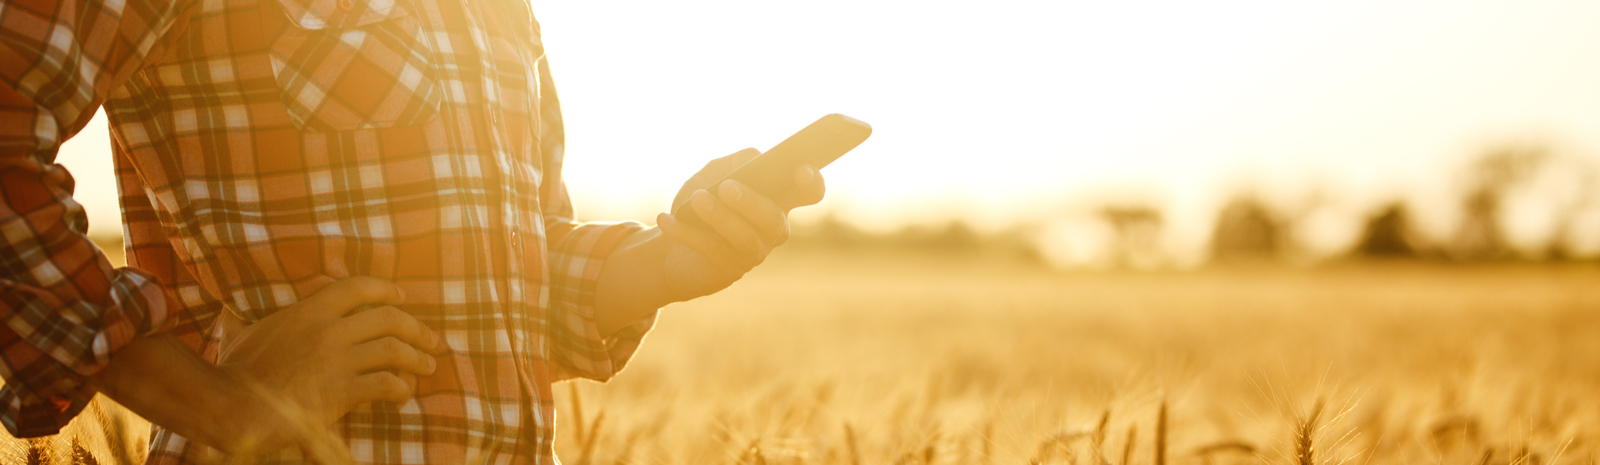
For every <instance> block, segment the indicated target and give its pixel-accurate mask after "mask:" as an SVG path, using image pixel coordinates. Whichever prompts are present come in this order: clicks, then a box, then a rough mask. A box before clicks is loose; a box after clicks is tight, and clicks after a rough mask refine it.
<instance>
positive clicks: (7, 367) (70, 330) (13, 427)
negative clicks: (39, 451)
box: [0, 268, 170, 437]
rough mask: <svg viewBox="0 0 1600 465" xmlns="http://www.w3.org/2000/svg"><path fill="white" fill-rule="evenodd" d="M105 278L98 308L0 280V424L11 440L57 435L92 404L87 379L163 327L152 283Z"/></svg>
mask: <svg viewBox="0 0 1600 465" xmlns="http://www.w3.org/2000/svg"><path fill="white" fill-rule="evenodd" d="M112 276H113V277H114V278H113V279H112V281H111V283H110V286H109V289H110V294H109V297H110V298H109V299H108V300H107V302H108V304H107V305H104V306H97V305H94V304H92V303H90V302H88V301H85V300H82V299H79V300H72V301H67V300H65V299H63V298H62V297H61V296H59V295H57V294H55V293H51V292H48V291H45V290H41V289H38V288H34V287H31V286H26V285H22V284H18V283H14V282H8V281H4V280H0V358H3V359H4V362H5V363H3V364H0V375H3V376H4V378H5V380H6V383H5V386H4V387H3V388H0V423H4V424H5V427H6V430H8V431H10V432H11V434H12V435H13V436H16V437H35V436H44V435H51V434H56V433H57V432H59V431H60V429H61V428H62V427H64V426H66V425H67V422H68V421H70V420H72V418H73V417H74V416H77V414H78V413H79V412H81V411H82V410H83V408H84V407H85V406H87V405H88V403H89V400H90V399H93V398H94V394H95V391H94V388H93V387H92V386H90V384H89V382H88V380H89V378H90V377H92V376H94V375H96V374H99V373H100V372H101V371H102V370H104V369H105V367H106V365H108V364H109V363H110V362H111V356H112V355H113V354H115V353H116V352H117V351H118V350H120V349H122V348H123V347H124V346H127V345H128V343H129V342H132V341H133V339H134V338H136V337H139V336H143V335H146V334H149V333H152V332H155V331H159V330H162V329H165V327H166V325H168V324H169V322H168V318H167V315H168V310H169V308H170V307H169V305H168V303H167V298H166V294H165V293H164V292H163V291H162V289H161V285H160V283H159V282H158V281H156V280H155V278H152V277H151V276H150V275H148V274H145V273H144V272H143V271H139V270H135V269H132V268H122V269H119V270H116V271H115V272H114V274H113V275H112Z"/></svg>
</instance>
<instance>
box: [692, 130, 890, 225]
mask: <svg viewBox="0 0 1600 465" xmlns="http://www.w3.org/2000/svg"><path fill="white" fill-rule="evenodd" d="M870 135H872V126H869V125H867V123H864V122H862V121H861V120H858V119H855V118H851V117H849V116H845V115H841V114H838V113H834V114H830V115H827V116H823V117H822V118H818V119H817V121H816V122H813V123H811V125H809V126H806V127H805V128H804V129H801V130H800V132H796V133H794V135H792V136H789V138H788V139H784V140H783V142H779V143H778V145H776V146H773V147H772V150H768V151H766V152H764V153H762V154H761V155H756V157H755V158H752V159H750V161H748V162H745V164H743V165H739V167H738V168H735V169H734V170H733V172H732V173H728V175H727V176H724V177H723V178H722V179H719V180H717V182H714V183H711V186H712V187H715V186H720V185H722V182H723V181H727V180H730V179H731V180H734V181H739V182H740V183H743V184H744V185H746V186H749V187H750V188H751V189H754V190H755V191H756V192H760V193H761V194H762V195H765V196H767V197H777V196H779V195H782V194H783V193H785V192H787V191H788V190H789V189H793V188H794V169H795V167H797V166H800V165H801V164H810V165H811V166H812V167H813V168H816V169H819V170H820V169H822V167H824V166H828V164H829V163H833V161H834V160H837V159H839V157H841V156H844V154H845V152H849V151H850V149H854V148H856V146H857V145H861V142H863V141H865V140H867V136H870ZM672 216H674V217H676V218H678V220H679V221H686V222H689V223H691V224H695V225H705V221H703V220H701V219H700V216H699V215H696V214H695V213H694V208H692V207H690V206H689V199H688V196H684V199H683V201H682V202H679V203H678V204H677V205H673V206H672Z"/></svg>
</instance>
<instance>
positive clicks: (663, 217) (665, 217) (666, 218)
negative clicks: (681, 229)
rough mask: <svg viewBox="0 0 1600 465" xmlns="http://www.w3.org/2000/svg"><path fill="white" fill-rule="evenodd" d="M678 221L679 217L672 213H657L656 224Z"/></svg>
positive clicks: (662, 224)
mask: <svg viewBox="0 0 1600 465" xmlns="http://www.w3.org/2000/svg"><path fill="white" fill-rule="evenodd" d="M677 221H678V219H677V218H673V217H672V214H670V213H660V214H657V215H656V226H666V225H669V224H672V223H675V222H677Z"/></svg>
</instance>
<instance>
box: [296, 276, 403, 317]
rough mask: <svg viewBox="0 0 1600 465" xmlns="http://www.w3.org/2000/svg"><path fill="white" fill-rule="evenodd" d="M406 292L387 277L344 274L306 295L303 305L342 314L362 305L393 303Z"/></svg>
mask: <svg viewBox="0 0 1600 465" xmlns="http://www.w3.org/2000/svg"><path fill="white" fill-rule="evenodd" d="M403 301H405V293H404V292H402V291H401V290H400V288H399V287H398V286H395V285H394V283H391V282H389V281H387V280H383V279H379V278H372V277H367V276H356V277H351V278H345V279H342V280H339V281H338V282H335V283H333V284H329V285H328V287H324V288H322V290H320V291H317V293H315V294H312V295H311V297H307V298H306V299H305V301H303V302H301V303H302V304H304V305H303V306H302V307H303V308H305V309H307V310H310V311H313V312H319V313H322V314H325V315H329V316H342V315H345V314H347V313H350V312H351V311H353V310H355V309H356V308H358V307H361V306H363V305H384V304H388V305H395V304H399V303H401V302H403Z"/></svg>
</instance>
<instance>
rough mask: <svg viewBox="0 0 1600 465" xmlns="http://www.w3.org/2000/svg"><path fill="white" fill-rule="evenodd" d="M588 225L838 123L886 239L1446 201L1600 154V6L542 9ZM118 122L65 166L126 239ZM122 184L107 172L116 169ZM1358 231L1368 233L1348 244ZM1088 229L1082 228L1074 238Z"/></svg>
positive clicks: (852, 211)
mask: <svg viewBox="0 0 1600 465" xmlns="http://www.w3.org/2000/svg"><path fill="white" fill-rule="evenodd" d="M534 11H535V14H537V15H538V17H539V19H540V22H541V23H542V26H543V31H544V37H545V42H546V49H547V51H548V53H549V55H550V57H551V63H552V66H553V69H554V73H555V77H556V82H557V86H558V87H559V88H560V92H561V95H562V97H563V103H564V105H563V106H564V109H565V112H566V115H567V120H568V131H569V136H568V138H569V144H568V152H567V154H568V165H567V179H568V184H569V186H570V187H571V189H572V191H573V195H574V197H575V198H576V201H577V204H578V207H579V209H580V216H583V217H585V218H589V219H615V218H637V219H648V218H651V217H652V214H653V213H654V212H656V211H661V210H664V209H665V208H667V203H668V202H669V201H670V199H671V196H672V194H673V193H674V192H675V191H676V189H677V186H678V184H679V183H681V182H682V180H683V179H684V178H686V177H687V176H688V175H689V174H690V173H692V172H694V171H695V170H696V169H698V168H699V167H700V165H701V164H703V163H704V161H705V160H707V159H709V158H711V157H715V156H720V155H724V154H727V153H731V152H733V151H735V150H738V149H740V148H743V147H747V146H750V147H757V148H762V149H765V148H767V147H770V146H771V145H772V144H774V143H776V142H777V141H779V140H781V139H782V138H783V137H785V136H787V135H788V134H789V133H791V132H793V131H794V130H796V129H799V128H800V127H801V126H803V125H805V124H806V123H808V122H810V121H811V120H813V119H815V118H816V117H818V116H820V115H822V114H825V113H832V112H839V113H845V114H849V115H852V116H855V117H858V118H860V119H863V120H866V121H868V122H870V123H872V124H873V126H874V128H875V132H874V135H873V137H872V139H870V140H869V141H868V142H867V143H866V144H864V145H863V146H861V147H860V148H859V149H857V150H856V151H855V152H853V153H851V154H850V155H847V156H846V157H845V158H843V159H841V160H840V161H839V162H838V163H837V164H836V165H834V166H833V167H830V168H829V169H828V171H827V172H826V173H825V174H827V176H828V179H829V189H830V198H829V199H828V200H827V201H825V202H824V203H823V204H822V206H820V207H817V208H812V209H810V210H809V211H808V212H805V213H802V214H801V215H802V220H803V219H804V218H807V217H814V216H815V215H819V214H821V213H822V212H828V211H831V212H835V213H838V214H839V215H841V216H843V217H844V218H846V219H849V220H852V221H856V222H858V223H862V224H864V225H866V226H868V227H873V228H880V229H881V228H890V227H894V226H895V225H899V224H905V223H931V222H940V221H948V220H950V219H954V218H964V219H968V220H974V221H978V222H980V223H984V224H988V225H993V226H994V227H998V226H1000V225H1007V224H1014V223H1017V222H1030V223H1051V222H1058V221H1059V220H1062V219H1064V218H1067V219H1070V218H1073V217H1074V215H1079V214H1080V213H1081V212H1078V211H1077V210H1075V208H1077V207H1076V206H1077V205H1080V204H1082V203H1084V202H1087V201H1094V200H1099V199H1103V198H1105V197H1107V196H1117V195H1134V196H1141V197H1144V198H1149V199H1152V200H1151V201H1153V202H1155V203H1158V204H1160V205H1162V206H1163V207H1164V208H1165V209H1167V211H1168V218H1169V224H1170V226H1172V228H1170V232H1169V233H1168V234H1169V235H1171V236H1172V237H1169V238H1167V240H1168V241H1169V242H1172V243H1173V244H1177V245H1178V247H1179V248H1183V247H1191V248H1192V247H1198V246H1197V245H1196V244H1200V243H1203V242H1204V240H1205V236H1206V234H1208V229H1207V228H1208V227H1209V224H1210V223H1209V222H1210V221H1211V218H1212V215H1213V214H1214V211H1215V207H1216V205H1217V204H1218V203H1219V202H1220V201H1221V199H1222V198H1223V197H1224V196H1225V195H1228V194H1229V193H1231V192H1232V190H1233V189H1234V188H1236V187H1237V186H1238V185H1239V184H1240V183H1245V184H1248V185H1253V186H1257V187H1258V188H1259V189H1261V190H1262V191H1264V192H1267V193H1269V195H1274V196H1295V195H1301V194H1303V193H1305V192H1308V191H1310V190H1312V189H1313V188H1320V189H1322V190H1324V191H1327V192H1333V193H1337V194H1338V195H1339V197H1338V198H1337V199H1336V202H1335V204H1336V205H1335V209H1334V213H1330V214H1328V215H1329V218H1328V219H1327V220H1326V221H1322V222H1321V223H1319V224H1325V225H1329V226H1328V228H1331V229H1333V230H1335V231H1334V232H1332V233H1326V234H1323V236H1326V238H1325V239H1324V240H1325V241H1329V242H1334V243H1336V242H1339V241H1341V240H1346V241H1347V240H1348V238H1347V236H1349V234H1343V233H1340V232H1338V231H1339V230H1340V229H1339V228H1344V229H1345V230H1348V229H1350V228H1351V227H1354V226H1353V225H1357V224H1358V223H1359V222H1357V221H1346V220H1340V219H1339V218H1345V219H1347V220H1348V219H1350V218H1356V217H1359V216H1360V215H1365V214H1366V211H1367V209H1370V208H1371V207H1372V206H1373V205H1374V204H1376V203H1378V202H1380V201H1384V200H1387V199H1390V198H1397V197H1407V198H1412V199H1413V200H1414V201H1418V202H1423V203H1426V202H1430V201H1435V200H1432V199H1434V197H1436V196H1438V195H1439V194H1438V193H1439V192H1440V191H1441V190H1443V189H1444V188H1445V186H1444V183H1445V182H1446V181H1447V177H1446V176H1445V170H1446V169H1447V168H1449V167H1451V166H1452V163H1453V162H1454V160H1458V159H1460V158H1462V157H1464V156H1467V155H1472V154H1473V153H1474V152H1475V151H1477V150H1480V149H1482V148H1483V147H1484V146H1485V145H1487V144H1491V143H1495V142H1496V141H1501V140H1506V139H1530V138H1531V139H1538V140H1546V141H1553V142H1554V143H1557V144H1559V145H1561V146H1562V147H1565V148H1567V149H1568V150H1571V151H1574V152H1578V153H1580V154H1586V153H1584V150H1585V149H1588V148H1594V147H1600V133H1597V131H1596V129H1597V128H1600V84H1596V83H1600V60H1596V59H1595V57H1600V28H1596V27H1594V24H1593V18H1596V17H1600V3H1595V2H1586V1H1581V0H1570V1H1555V0H1551V1H1523V2H1509V1H1502V2H1479V1H1470V2H1469V1H1459V0H1450V1H1445V0H1437V1H1419V2H1402V3H1396V2H1384V1H1348V0H1347V1H1319V2H1270V1H1264V0H1262V1H1212V2H1199V3H1197V2H1180V1H1143V2H1040V1H1030V2H1024V1H997V2H962V3H955V2H916V3H913V2H882V1H880V2H864V1H856V0H852V1H823V2H806V3H803V4H802V3H794V2H737V1H721V2H716V1H707V2H627V3H620V4H619V3H617V2H549V3H546V2H537V1H536V2H534ZM104 131H105V129H104V126H103V125H101V124H100V123H97V125H96V126H92V127H91V128H90V129H88V130H87V131H86V132H88V134H86V135H80V136H79V137H78V138H77V139H74V140H73V141H72V142H70V143H69V145H68V148H67V149H66V150H64V152H63V155H62V157H61V158H62V160H63V162H64V163H67V164H68V165H69V166H70V167H71V168H73V169H74V172H75V173H76V174H77V176H78V178H79V179H80V182H79V191H80V194H79V197H80V198H81V199H83V201H84V203H85V204H86V205H88V206H89V208H90V209H91V211H93V212H94V213H93V214H94V217H95V220H94V223H95V226H96V229H97V230H99V231H115V230H116V227H115V225H116V224H117V222H118V219H117V217H116V215H115V201H114V200H108V199H112V197H111V196H112V195H113V193H112V192H111V186H113V184H112V183H111V182H110V181H109V179H110V178H109V174H105V171H106V170H108V168H106V167H104V166H103V165H107V164H108V163H106V160H109V157H108V156H107V155H106V152H107V150H108V149H107V148H106V147H105V145H104V144H105V140H106V139H105V137H104V136H103V133H104ZM97 170H98V171H97ZM1341 225H1343V226H1341ZM1068 229H1071V228H1068Z"/></svg>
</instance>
